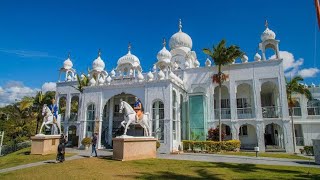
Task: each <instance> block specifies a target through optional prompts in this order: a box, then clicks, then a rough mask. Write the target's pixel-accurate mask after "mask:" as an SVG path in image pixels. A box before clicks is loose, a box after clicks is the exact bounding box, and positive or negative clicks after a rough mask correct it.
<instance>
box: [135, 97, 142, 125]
mask: <svg viewBox="0 0 320 180" xmlns="http://www.w3.org/2000/svg"><path fill="white" fill-rule="evenodd" d="M135 101H136V102H135V103H134V106H133V109H134V111H135V112H136V122H138V121H139V120H141V119H142V117H143V111H142V103H141V101H140V99H139V98H138V97H135Z"/></svg>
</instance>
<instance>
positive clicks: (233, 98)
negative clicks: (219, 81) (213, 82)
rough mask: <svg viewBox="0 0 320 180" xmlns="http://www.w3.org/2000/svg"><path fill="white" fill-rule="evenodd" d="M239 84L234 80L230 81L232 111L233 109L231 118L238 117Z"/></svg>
mask: <svg viewBox="0 0 320 180" xmlns="http://www.w3.org/2000/svg"><path fill="white" fill-rule="evenodd" d="M236 93H237V85H236V83H234V82H230V86H229V95H230V111H231V120H236V119H237V101H236V99H237V95H236Z"/></svg>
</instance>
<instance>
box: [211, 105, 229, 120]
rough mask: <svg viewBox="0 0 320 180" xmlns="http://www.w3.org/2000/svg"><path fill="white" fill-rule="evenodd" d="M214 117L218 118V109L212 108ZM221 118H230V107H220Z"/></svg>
mask: <svg viewBox="0 0 320 180" xmlns="http://www.w3.org/2000/svg"><path fill="white" fill-rule="evenodd" d="M214 115H215V119H219V109H215V110H214ZM221 119H231V110H230V108H221Z"/></svg>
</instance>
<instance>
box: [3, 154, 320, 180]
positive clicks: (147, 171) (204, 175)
mask: <svg viewBox="0 0 320 180" xmlns="http://www.w3.org/2000/svg"><path fill="white" fill-rule="evenodd" d="M56 175H58V176H56ZM57 178H58V179H67V180H71V179H319V178H320V169H319V168H306V167H299V168H297V167H292V166H270V165H254V164H231V163H212V162H195V161H181V160H165V159H148V160H137V161H127V162H121V161H114V160H111V158H110V157H103V158H102V157H101V158H83V159H77V160H72V161H66V162H64V163H61V164H47V165H43V166H38V167H31V168H27V169H21V170H17V171H12V172H8V173H2V174H0V179H2V180H5V179H10V180H11V179H57Z"/></svg>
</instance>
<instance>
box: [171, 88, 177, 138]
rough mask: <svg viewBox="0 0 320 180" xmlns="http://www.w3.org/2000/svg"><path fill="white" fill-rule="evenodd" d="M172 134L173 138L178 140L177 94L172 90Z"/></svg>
mask: <svg viewBox="0 0 320 180" xmlns="http://www.w3.org/2000/svg"><path fill="white" fill-rule="evenodd" d="M172 134H173V140H177V94H176V92H175V91H172Z"/></svg>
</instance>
